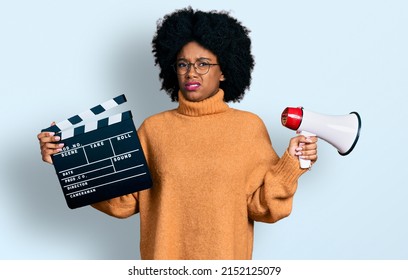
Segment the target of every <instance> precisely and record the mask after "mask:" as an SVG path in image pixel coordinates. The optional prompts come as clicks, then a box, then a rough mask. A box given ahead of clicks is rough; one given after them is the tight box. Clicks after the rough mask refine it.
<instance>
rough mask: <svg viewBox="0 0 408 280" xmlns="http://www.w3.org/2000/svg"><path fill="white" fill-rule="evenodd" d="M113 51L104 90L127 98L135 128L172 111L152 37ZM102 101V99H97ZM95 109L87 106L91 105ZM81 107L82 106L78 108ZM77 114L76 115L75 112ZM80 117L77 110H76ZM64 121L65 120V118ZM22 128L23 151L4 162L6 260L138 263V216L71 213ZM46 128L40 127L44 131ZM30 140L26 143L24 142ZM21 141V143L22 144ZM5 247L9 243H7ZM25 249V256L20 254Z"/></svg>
mask: <svg viewBox="0 0 408 280" xmlns="http://www.w3.org/2000/svg"><path fill="white" fill-rule="evenodd" d="M132 36H133V38H136V37H137V40H136V39H129V40H127V41H125V42H124V43H123V44H119V45H121V47H120V48H118V49H115V50H114V55H113V56H112V58H111V59H112V60H111V61H109V59H107V62H106V68H107V69H108V71H107V74H106V75H108V79H107V80H105V81H103V82H104V83H107V85H106V87H108V88H110V87H112V88H115V89H118V88H119V89H121V90H123V91H124V92H122V93H125V94H126V96H127V97H128V106H129V107H130V109H131V110H132V113H133V118H134V122H135V125H136V127H138V126H139V125H140V124H141V122H142V121H143V120H144V119H145V118H146V117H147V116H150V115H152V114H154V113H157V112H160V111H162V110H166V109H168V108H173V107H175V106H176V105H175V104H171V102H170V98H169V97H168V96H167V95H166V94H165V93H164V92H160V82H159V79H158V69H157V68H155V66H154V60H153V56H152V53H151V47H150V41H151V38H152V36H153V34H142V35H140V34H139V36H136V35H135V34H129V38H132ZM99 101H104V98H103V97H101V98H98V99H97V100H96V104H97V103H98V102H99ZM96 104H89V105H91V106H93V105H96ZM81 106H82V107H83V105H81ZM78 110H81V109H80V108H78ZM78 113H79V111H78ZM67 117H69V116H67ZM34 126H35V125H31V128H29V129H28V128H27V129H26V130H25V131H24V132H23V133H24V134H25V135H23V136H22V138H23V139H25V140H24V142H22V144H21V145H20V147H23V148H22V150H21V149H20V151H18V152H17V153H14V154H13V155H12V156H11V154H7V155H10V158H8V159H5V162H7V163H8V165H7V166H6V167H5V170H6V172H5V178H4V181H5V182H8V183H7V184H6V186H5V187H6V188H7V190H6V193H7V194H8V198H7V200H8V201H9V203H12V204H13V205H12V207H9V210H11V211H13V212H14V213H13V214H12V216H13V218H12V219H13V227H16V229H15V230H13V231H12V232H15V231H18V232H19V236H15V239H14V240H15V241H11V242H16V245H15V246H13V247H14V248H16V250H15V252H11V251H7V255H6V256H3V257H2V258H5V259H138V258H140V254H139V240H140V233H139V230H140V228H139V215H135V216H132V217H130V218H127V219H116V218H113V217H110V216H108V215H105V214H104V213H101V212H99V211H97V210H95V209H93V208H92V207H90V206H86V207H82V208H78V209H75V210H71V209H69V208H68V206H67V205H66V203H65V199H64V197H63V194H62V190H61V187H60V185H59V183H58V179H57V176H56V174H55V170H54V168H53V166H51V165H48V164H46V163H44V162H42V160H41V156H40V153H39V145H38V141H37V139H36V135H37V133H38V132H39V131H37V130H36V129H37V128H35V129H33V128H32V127H34ZM45 126H46V124H44V127H45ZM27 139H29V140H27ZM21 141H23V140H21ZM9 245H10V244H9ZM21 247H24V248H25V250H24V251H25V252H26V251H29V252H30V253H29V254H28V255H27V254H24V255H23V254H19V252H18V251H19V250H18V248H21Z"/></svg>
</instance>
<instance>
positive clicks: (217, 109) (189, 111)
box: [177, 89, 229, 117]
mask: <svg viewBox="0 0 408 280" xmlns="http://www.w3.org/2000/svg"><path fill="white" fill-rule="evenodd" d="M178 100H179V107H178V108H177V112H178V113H180V114H183V115H187V116H191V117H199V116H204V115H212V114H218V113H222V112H225V111H226V110H228V108H229V106H228V105H227V103H225V102H224V91H223V90H222V89H219V90H218V92H217V93H216V94H215V95H213V96H211V97H209V98H207V99H204V100H202V101H199V102H192V101H188V100H186V99H185V98H184V96H183V94H182V93H181V91H179V93H178Z"/></svg>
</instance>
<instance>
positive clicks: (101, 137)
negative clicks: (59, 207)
mask: <svg viewBox="0 0 408 280" xmlns="http://www.w3.org/2000/svg"><path fill="white" fill-rule="evenodd" d="M124 102H126V97H125V95H120V96H117V97H115V98H113V99H110V100H108V101H106V102H104V103H102V104H100V105H98V106H95V107H93V108H91V109H89V110H87V111H85V112H83V113H81V114H78V115H75V116H73V117H71V118H69V119H66V120H64V121H61V122H58V123H57V124H56V125H53V126H51V127H48V128H46V129H43V131H51V132H55V133H56V135H59V136H60V137H61V142H63V143H64V147H63V150H62V151H61V152H59V153H57V154H54V155H53V157H52V159H53V164H54V167H55V170H56V173H57V176H58V179H59V183H60V185H61V187H62V191H63V193H64V197H65V199H66V202H67V204H68V206H69V207H70V208H72V209H73V208H78V207H82V206H85V205H89V204H93V203H96V202H100V201H104V200H108V199H111V198H114V197H118V196H121V195H125V194H129V193H133V192H138V191H142V190H145V189H148V188H150V187H151V186H152V179H151V176H150V172H149V169H148V166H147V162H146V159H145V156H144V153H143V149H142V146H141V144H140V140H139V138H138V135H137V131H136V128H135V125H134V123H133V120H132V114H131V112H130V111H126V112H122V113H120V114H116V115H113V116H110V117H107V118H104V119H100V120H97V121H92V122H88V123H85V125H82V126H77V127H74V125H77V124H80V123H81V122H83V121H85V120H87V119H90V118H91V117H94V116H96V115H99V114H100V113H102V112H105V111H108V110H109V109H112V108H114V107H116V106H118V105H120V104H122V103H124Z"/></svg>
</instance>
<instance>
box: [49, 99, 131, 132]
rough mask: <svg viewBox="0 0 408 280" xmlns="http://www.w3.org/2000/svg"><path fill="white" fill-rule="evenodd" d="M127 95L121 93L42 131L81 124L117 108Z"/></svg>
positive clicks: (56, 130) (54, 130)
mask: <svg viewBox="0 0 408 280" xmlns="http://www.w3.org/2000/svg"><path fill="white" fill-rule="evenodd" d="M126 101H127V100H126V96H125V95H124V94H122V95H119V96H117V97H115V98H112V99H109V100H108V101H106V102H103V103H101V104H99V105H97V106H95V107H93V108H91V109H89V110H87V111H85V112H82V113H81V114H78V115H75V116H72V117H70V118H68V119H66V120H63V121H60V122H58V123H57V124H55V125H53V126H50V127H48V128H45V129H43V130H42V131H49V132H55V133H58V132H60V131H64V130H66V129H69V128H71V127H72V126H73V125H76V124H79V123H80V122H83V121H85V120H88V119H90V118H92V117H94V116H96V115H99V114H101V113H103V112H105V111H108V110H110V109H112V108H115V107H116V106H118V105H120V104H122V103H125V102H126Z"/></svg>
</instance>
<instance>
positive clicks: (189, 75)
mask: <svg viewBox="0 0 408 280" xmlns="http://www.w3.org/2000/svg"><path fill="white" fill-rule="evenodd" d="M191 73H192V74H191ZM196 74H197V72H196V71H195V68H194V63H189V64H188V67H187V72H186V76H187V77H192V76H195V75H196Z"/></svg>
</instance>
